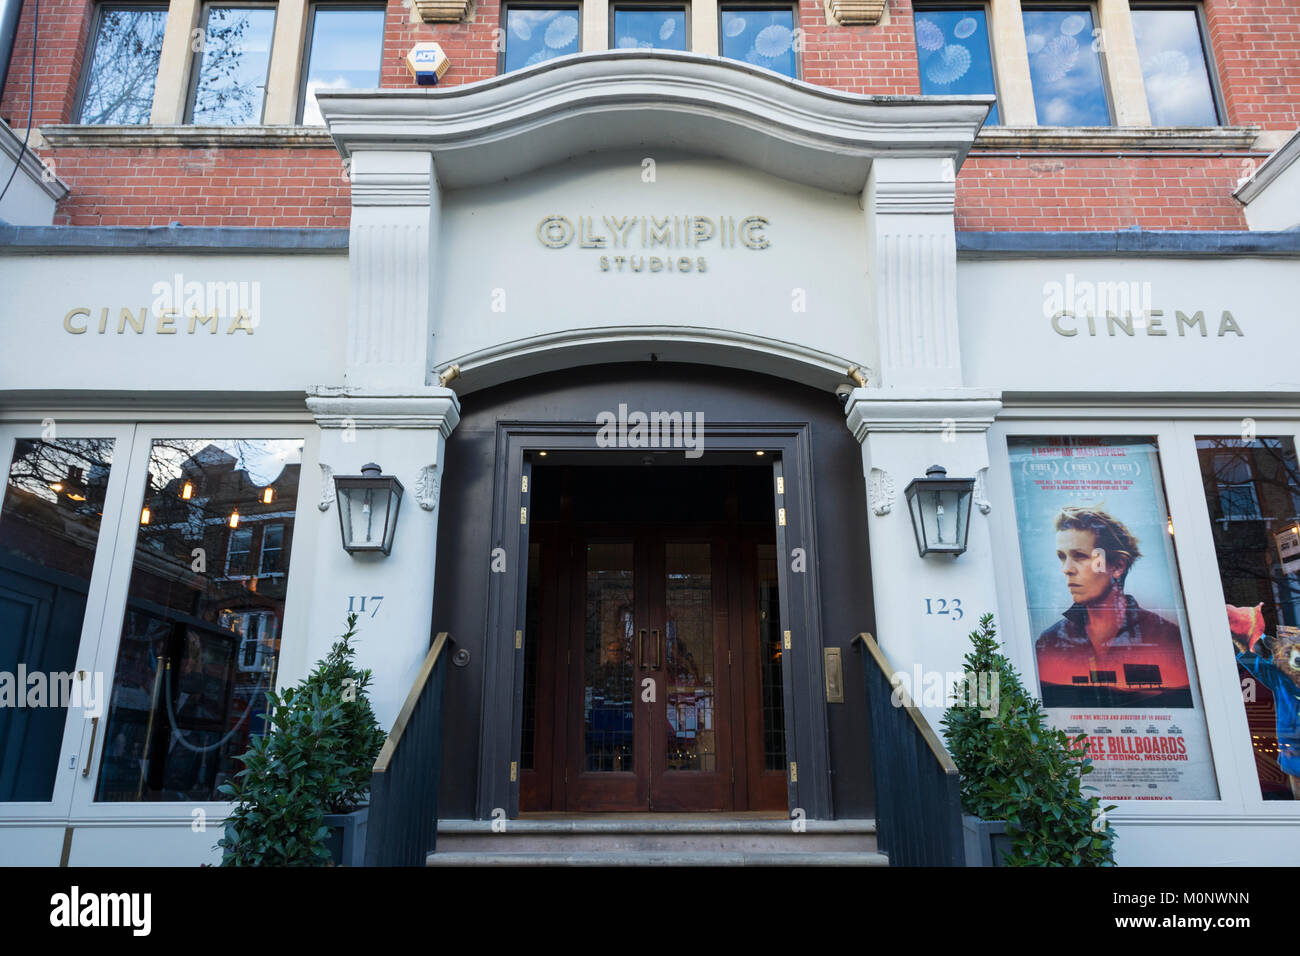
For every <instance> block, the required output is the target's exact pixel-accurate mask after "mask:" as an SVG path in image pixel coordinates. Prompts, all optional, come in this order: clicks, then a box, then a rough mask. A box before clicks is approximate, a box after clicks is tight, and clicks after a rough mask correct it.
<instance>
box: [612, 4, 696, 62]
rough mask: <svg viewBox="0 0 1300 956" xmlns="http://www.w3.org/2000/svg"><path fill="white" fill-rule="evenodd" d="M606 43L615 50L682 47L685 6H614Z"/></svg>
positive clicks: (686, 45)
mask: <svg viewBox="0 0 1300 956" xmlns="http://www.w3.org/2000/svg"><path fill="white" fill-rule="evenodd" d="M609 45H610V46H612V47H615V48H617V49H619V50H636V49H642V50H648V49H651V48H654V49H659V50H685V49H687V48H688V46H689V43H688V40H687V37H686V8H685V7H684V6H653V5H650V4H643V3H637V4H628V5H626V6H616V7H614V15H613V16H612V17H610V37H609Z"/></svg>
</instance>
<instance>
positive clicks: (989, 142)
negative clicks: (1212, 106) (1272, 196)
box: [975, 126, 1259, 152]
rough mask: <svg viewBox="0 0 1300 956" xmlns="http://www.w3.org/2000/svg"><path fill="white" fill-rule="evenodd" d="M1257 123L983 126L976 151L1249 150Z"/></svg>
mask: <svg viewBox="0 0 1300 956" xmlns="http://www.w3.org/2000/svg"><path fill="white" fill-rule="evenodd" d="M1258 135H1259V127H1258V126H985V127H984V128H982V129H981V130H980V131H979V134H978V135H977V136H976V137H975V149H976V151H981V152H982V151H983V150H986V149H987V150H997V151H998V152H1003V151H1008V150H1014V151H1021V150H1025V151H1030V152H1032V151H1034V150H1060V149H1105V150H1112V149H1113V150H1124V149H1131V150H1139V151H1146V150H1153V149H1231V150H1244V149H1251V148H1252V146H1253V145H1254V142H1255V138H1256V137H1257V136H1258Z"/></svg>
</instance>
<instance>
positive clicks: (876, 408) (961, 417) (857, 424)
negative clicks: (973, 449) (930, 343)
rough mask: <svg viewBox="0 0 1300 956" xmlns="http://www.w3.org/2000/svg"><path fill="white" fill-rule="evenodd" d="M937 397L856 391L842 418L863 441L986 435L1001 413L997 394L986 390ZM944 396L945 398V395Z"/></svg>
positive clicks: (958, 391)
mask: <svg viewBox="0 0 1300 956" xmlns="http://www.w3.org/2000/svg"><path fill="white" fill-rule="evenodd" d="M937 392H938V394H936V393H930V394H929V395H926V394H924V393H916V394H908V393H906V392H899V393H894V392H892V390H890V389H873V388H855V389H854V390H853V391H852V393H850V395H849V400H848V403H847V407H846V408H845V415H846V417H847V424H848V428H849V431H851V432H852V433H853V436H854V437H855V438H856V439H857V440H858V441H862V440H863V439H865V438H866V437H867V435H868V434H871V433H873V432H874V433H879V432H985V431H988V429H989V426H991V425H992V424H993V421H994V419H995V418H997V415H998V412H1000V411H1001V410H1002V399H1001V395H1000V393H998V392H996V391H991V390H988V389H961V388H956V389H942V390H937ZM944 393H947V394H944Z"/></svg>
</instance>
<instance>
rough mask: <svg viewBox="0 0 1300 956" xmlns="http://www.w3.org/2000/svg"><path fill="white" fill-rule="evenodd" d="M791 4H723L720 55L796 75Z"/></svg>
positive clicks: (795, 33) (788, 74)
mask: <svg viewBox="0 0 1300 956" xmlns="http://www.w3.org/2000/svg"><path fill="white" fill-rule="evenodd" d="M796 23H797V21H796V19H795V8H794V6H793V5H788V4H783V5H781V6H769V7H765V6H755V5H753V4H748V5H745V4H741V5H737V6H730V5H727V6H723V7H722V8H721V9H720V10H719V11H718V27H719V31H720V33H721V37H720V38H719V42H718V48H719V49H720V50H721V51H722V55H723V56H725V57H730V58H731V59H733V60H744V61H745V62H747V63H753V64H754V65H755V66H764V67H767V68H768V69H769V70H775V71H776V72H777V73H784V74H785V75H786V76H792V77H793V76H798V75H799V74H798V62H797V60H796V58H795V53H796V47H797V42H796V37H797V35H798V34H797V32H796V31H797V27H796Z"/></svg>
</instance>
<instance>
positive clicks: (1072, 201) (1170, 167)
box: [957, 156, 1246, 231]
mask: <svg viewBox="0 0 1300 956" xmlns="http://www.w3.org/2000/svg"><path fill="white" fill-rule="evenodd" d="M1242 163H1243V160H1242V159H1241V158H1234V157H1223V158H1214V157H1208V158H1207V157H1186V158H1181V159H1180V158H1179V157H1177V156H1171V157H1165V156H1157V157H1140V156H1125V157H1124V158H1122V159H1121V158H1119V157H1111V156H1077V157H1076V156H1042V157H1037V158H1035V157H1027V158H1021V159H1017V158H1012V157H1004V156H971V157H969V158H968V159H967V160H966V164H965V165H964V166H963V167H962V170H961V173H960V174H959V175H958V177H957V228H958V229H961V230H969V231H983V230H996V231H1003V230H1011V231H1033V230H1044V231H1052V230H1062V231H1079V230H1082V231H1091V230H1098V229H1129V228H1132V227H1133V226H1140V227H1141V228H1143V229H1245V228H1246V220H1245V217H1244V215H1243V214H1242V207H1241V204H1240V203H1238V202H1237V201H1236V200H1235V199H1233V198H1232V191H1233V190H1234V189H1236V188H1237V181H1238V179H1239V178H1240V177H1241V176H1242V174H1243V172H1242Z"/></svg>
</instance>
